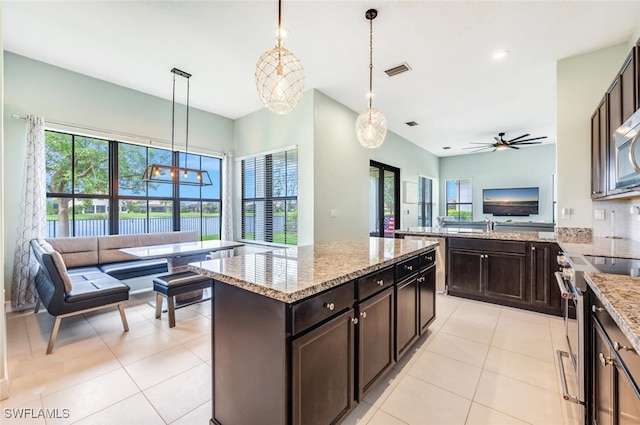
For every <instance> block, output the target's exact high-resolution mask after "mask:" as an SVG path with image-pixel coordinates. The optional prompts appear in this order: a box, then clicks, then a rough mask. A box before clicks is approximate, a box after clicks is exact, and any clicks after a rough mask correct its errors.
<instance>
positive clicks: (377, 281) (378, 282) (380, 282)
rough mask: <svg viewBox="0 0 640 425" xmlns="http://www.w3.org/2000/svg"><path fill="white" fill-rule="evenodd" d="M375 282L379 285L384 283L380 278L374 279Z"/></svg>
mask: <svg viewBox="0 0 640 425" xmlns="http://www.w3.org/2000/svg"><path fill="white" fill-rule="evenodd" d="M376 283H377V284H378V285H380V286H382V285H384V280H382V279H380V280H376Z"/></svg>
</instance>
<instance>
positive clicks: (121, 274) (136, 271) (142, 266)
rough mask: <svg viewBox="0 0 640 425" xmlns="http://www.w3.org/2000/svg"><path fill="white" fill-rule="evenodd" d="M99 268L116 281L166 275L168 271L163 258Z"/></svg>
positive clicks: (113, 264)
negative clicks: (151, 275) (116, 279)
mask: <svg viewBox="0 0 640 425" xmlns="http://www.w3.org/2000/svg"><path fill="white" fill-rule="evenodd" d="M99 268H100V270H101V271H102V272H104V273H107V274H109V275H111V276H113V277H116V278H118V279H131V278H134V277H140V276H147V275H150V274H159V273H166V272H167V271H168V266H167V260H166V259H164V258H153V259H150V260H134V261H123V262H119V263H109V264H102V265H100V266H99Z"/></svg>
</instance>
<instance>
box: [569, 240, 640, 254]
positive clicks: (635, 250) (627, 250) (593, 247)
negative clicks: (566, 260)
mask: <svg viewBox="0 0 640 425" xmlns="http://www.w3.org/2000/svg"><path fill="white" fill-rule="evenodd" d="M558 243H559V244H560V247H561V248H562V250H563V251H565V252H568V253H571V254H582V255H593V256H595V257H616V258H640V242H638V241H634V240H631V239H626V238H624V239H610V238H605V237H594V238H592V239H591V240H590V241H583V242H582V243H576V242H575V241H558Z"/></svg>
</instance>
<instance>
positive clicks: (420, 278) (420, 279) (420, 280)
mask: <svg viewBox="0 0 640 425" xmlns="http://www.w3.org/2000/svg"><path fill="white" fill-rule="evenodd" d="M425 280H427V278H426V277H424V276H421V277H419V278H418V282H424V281H425Z"/></svg>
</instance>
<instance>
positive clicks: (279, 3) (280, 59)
mask: <svg viewBox="0 0 640 425" xmlns="http://www.w3.org/2000/svg"><path fill="white" fill-rule="evenodd" d="M281 47H282V0H278V69H277V73H278V74H282V50H281V49H280V48H281Z"/></svg>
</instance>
